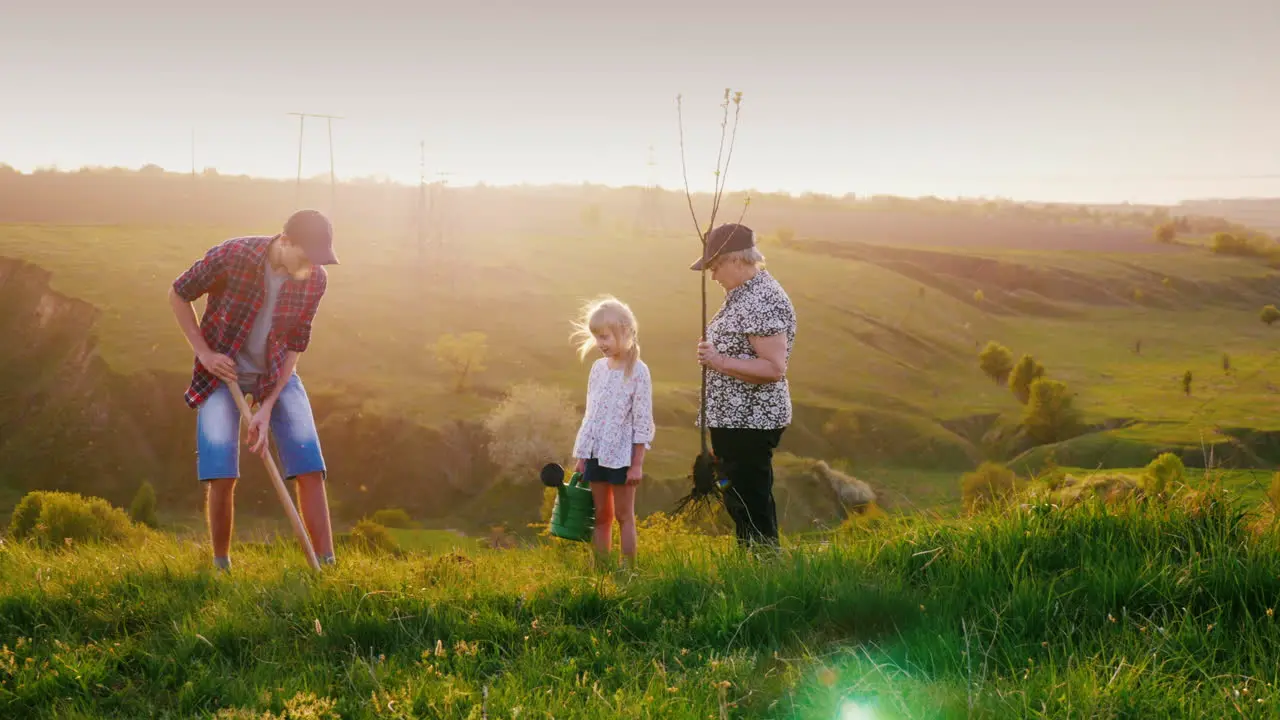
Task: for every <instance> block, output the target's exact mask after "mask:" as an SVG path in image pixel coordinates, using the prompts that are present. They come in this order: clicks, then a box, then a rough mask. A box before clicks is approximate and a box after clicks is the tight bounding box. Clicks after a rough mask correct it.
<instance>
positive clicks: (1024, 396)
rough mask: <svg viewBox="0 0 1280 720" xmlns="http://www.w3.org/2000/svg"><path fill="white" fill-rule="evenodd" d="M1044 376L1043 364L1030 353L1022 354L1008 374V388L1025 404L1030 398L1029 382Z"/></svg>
mask: <svg viewBox="0 0 1280 720" xmlns="http://www.w3.org/2000/svg"><path fill="white" fill-rule="evenodd" d="M1042 377H1044V366H1043V365H1041V364H1040V363H1039V362H1036V359H1035V358H1033V357H1031V356H1030V355H1023V356H1022V357H1021V358H1020V359H1019V360H1018V364H1017V365H1015V366H1014V368H1013V372H1012V373H1011V374H1010V375H1009V390H1010V392H1012V393H1013V395H1014V397H1016V398H1018V402H1020V403H1022V404H1023V405H1026V404H1027V403H1028V402H1030V400H1031V383H1033V382H1035V381H1036V380H1037V379H1038V378H1042Z"/></svg>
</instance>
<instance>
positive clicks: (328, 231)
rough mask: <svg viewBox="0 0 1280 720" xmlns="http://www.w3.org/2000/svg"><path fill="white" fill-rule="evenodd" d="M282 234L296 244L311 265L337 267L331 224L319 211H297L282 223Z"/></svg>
mask: <svg viewBox="0 0 1280 720" xmlns="http://www.w3.org/2000/svg"><path fill="white" fill-rule="evenodd" d="M284 234H285V235H288V236H289V239H290V240H292V241H293V242H295V243H297V244H298V246H300V247H301V248H302V250H303V251H304V252H305V253H306V254H307V259H308V260H310V261H311V264H313V265H337V264H338V256H337V255H335V254H334V253H333V223H331V222H329V218H327V217H325V215H324V213H322V212H320V211H319V210H299V211H297V212H295V213H294V214H292V215H290V216H289V219H288V220H286V221H285V223H284Z"/></svg>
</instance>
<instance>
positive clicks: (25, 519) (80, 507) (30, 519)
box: [9, 490, 133, 547]
mask: <svg viewBox="0 0 1280 720" xmlns="http://www.w3.org/2000/svg"><path fill="white" fill-rule="evenodd" d="M132 530H133V525H132V523H130V522H129V517H128V516H127V515H125V514H124V511H123V510H120V509H119V508H116V507H112V506H111V505H110V504H109V503H108V502H107V501H106V500H103V499H102V498H98V497H84V496H83V495H79V494H76V493H66V492H57V491H52V492H49V491H41V490H37V491H34V492H30V493H27V494H26V496H24V497H23V498H22V500H21V501H19V502H18V506H17V507H16V508H14V510H13V517H12V520H11V521H10V524H9V535H10V537H12V538H13V539H14V540H28V541H31V542H33V543H35V544H37V545H39V546H41V547H61V546H64V545H66V544H67V542H68V541H70V542H73V543H98V542H104V543H109V542H120V541H122V540H126V539H128V538H129V536H130V534H131V531H132Z"/></svg>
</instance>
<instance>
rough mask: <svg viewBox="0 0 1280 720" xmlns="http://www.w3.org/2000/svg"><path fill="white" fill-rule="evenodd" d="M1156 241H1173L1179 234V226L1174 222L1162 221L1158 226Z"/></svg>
mask: <svg viewBox="0 0 1280 720" xmlns="http://www.w3.org/2000/svg"><path fill="white" fill-rule="evenodd" d="M1155 235H1156V242H1158V243H1171V242H1173V240H1174V238H1176V237H1177V236H1178V226H1177V225H1174V224H1173V223H1172V222H1166V223H1161V224H1160V225H1158V226H1156V232H1155Z"/></svg>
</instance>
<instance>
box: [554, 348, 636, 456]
mask: <svg viewBox="0 0 1280 720" xmlns="http://www.w3.org/2000/svg"><path fill="white" fill-rule="evenodd" d="M624 373H625V371H624V370H623V369H622V368H618V369H617V370H614V369H611V368H610V367H609V359H608V358H600V359H599V360H596V361H595V363H594V364H593V365H592V366H591V374H590V376H589V377H588V379H587V411H586V413H585V414H583V416H582V426H581V427H580V428H579V429H578V437H577V439H576V440H575V441H574V444H573V456H574V457H575V458H579V459H583V460H589V459H591V458H595V459H596V461H597V462H599V463H600V466H601V467H605V468H624V467H629V466H630V465H631V449H632V446H633V445H644V446H645V449H648V448H649V445H650V443H652V442H653V436H654V433H655V431H656V428H655V427H654V423H653V380H652V379H651V378H650V376H649V367H648V366H647V365H645V364H644V362H643V361H641V360H636V364H635V368H633V369H632V371H631V378H630V379H626V378H624Z"/></svg>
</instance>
